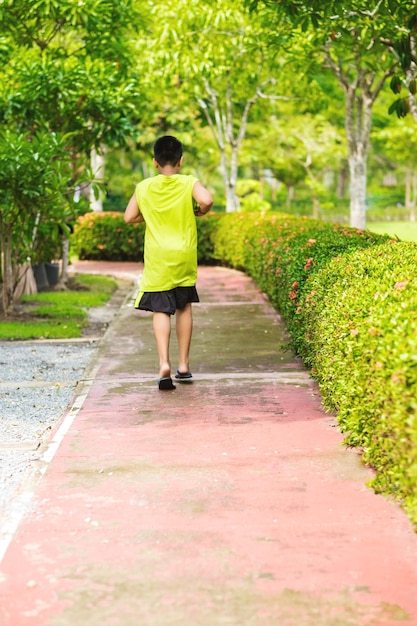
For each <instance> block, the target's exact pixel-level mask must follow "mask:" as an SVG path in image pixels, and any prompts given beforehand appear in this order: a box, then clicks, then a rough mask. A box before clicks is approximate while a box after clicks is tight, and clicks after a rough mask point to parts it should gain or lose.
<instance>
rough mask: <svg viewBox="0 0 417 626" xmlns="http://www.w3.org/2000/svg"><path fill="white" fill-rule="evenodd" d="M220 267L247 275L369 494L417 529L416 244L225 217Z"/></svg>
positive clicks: (294, 221) (267, 219) (296, 221)
mask: <svg viewBox="0 0 417 626" xmlns="http://www.w3.org/2000/svg"><path fill="white" fill-rule="evenodd" d="M213 243H214V256H215V257H216V258H217V260H218V261H219V262H222V263H227V264H229V265H231V266H233V267H237V268H241V269H243V270H244V271H246V272H247V273H248V274H250V275H251V276H252V277H253V278H254V279H255V281H256V282H257V284H258V286H259V287H260V288H261V289H262V290H263V291H264V292H265V293H266V294H267V295H268V297H269V298H270V300H271V302H272V303H273V305H274V306H275V307H276V308H277V309H278V310H279V311H280V312H281V313H282V315H283V317H284V318H285V321H286V324H287V327H288V329H289V330H290V334H291V338H292V342H293V346H294V348H295V350H296V352H297V353H298V354H299V355H300V356H301V357H302V358H303V361H304V362H305V363H306V365H307V366H309V367H310V368H311V371H312V374H313V376H314V377H316V378H317V380H318V383H319V386H320V391H321V394H322V398H323V403H324V405H325V406H326V407H327V408H328V409H330V410H333V411H336V412H337V415H338V421H339V423H340V426H341V429H342V431H343V432H344V433H346V443H347V444H348V445H352V446H356V447H358V448H359V449H360V450H361V451H362V452H363V458H364V461H365V462H366V463H368V464H369V465H370V466H372V467H373V468H374V470H375V478H374V480H373V481H372V484H373V487H374V488H375V490H376V491H378V492H384V493H386V494H391V495H393V496H394V497H395V498H396V499H397V500H399V501H400V502H401V503H402V504H403V506H404V508H405V510H406V511H407V513H408V514H409V516H410V519H411V520H412V521H413V523H414V524H415V525H416V526H417V245H416V244H414V243H409V242H400V241H397V240H392V239H390V237H388V236H381V235H376V234H374V233H371V232H369V231H360V230H356V229H352V228H347V227H342V226H336V225H334V224H329V223H324V222H319V221H315V220H312V219H308V218H291V217H288V216H284V215H281V216H278V215H267V216H264V217H260V216H259V215H258V216H247V215H239V214H234V215H226V216H225V217H224V221H223V227H222V228H221V229H217V231H216V232H215V233H214V241H213Z"/></svg>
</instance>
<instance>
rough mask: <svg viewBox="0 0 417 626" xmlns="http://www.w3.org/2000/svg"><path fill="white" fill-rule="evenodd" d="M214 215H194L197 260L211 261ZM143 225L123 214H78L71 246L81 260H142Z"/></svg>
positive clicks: (215, 220)
mask: <svg viewBox="0 0 417 626" xmlns="http://www.w3.org/2000/svg"><path fill="white" fill-rule="evenodd" d="M217 226H218V217H216V215H213V216H210V218H209V217H203V218H200V217H199V218H197V236H198V261H199V263H201V264H210V263H213V243H212V233H213V232H214V231H215V230H216V229H217ZM144 235H145V225H144V224H126V223H125V221H124V219H123V213H119V212H115V211H105V212H102V213H98V212H97V213H86V214H85V215H83V216H82V217H80V218H79V219H78V220H77V222H76V224H75V227H74V232H73V234H72V235H71V249H72V252H73V253H74V254H76V255H77V256H78V257H79V258H80V259H82V260H101V261H138V262H139V261H143V243H144Z"/></svg>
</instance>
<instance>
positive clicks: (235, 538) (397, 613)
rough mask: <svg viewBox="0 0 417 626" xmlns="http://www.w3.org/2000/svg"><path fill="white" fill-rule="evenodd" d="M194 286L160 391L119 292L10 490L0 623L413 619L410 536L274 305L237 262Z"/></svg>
mask: <svg viewBox="0 0 417 626" xmlns="http://www.w3.org/2000/svg"><path fill="white" fill-rule="evenodd" d="M77 269H78V270H86V271H95V270H96V271H112V272H115V271H123V273H124V275H126V273H129V272H131V271H137V269H138V267H137V266H134V265H131V264H130V265H124V266H123V267H122V268H120V266H118V265H117V264H112V265H106V266H103V265H100V264H93V263H83V264H80V265H79V266H78V267H77ZM198 287H199V292H200V296H201V301H202V302H201V304H199V305H196V306H195V308H194V311H195V329H194V337H193V351H192V371H193V374H194V383H193V384H191V385H189V384H188V385H185V384H183V385H178V386H177V389H176V390H175V391H173V392H160V391H158V390H157V387H156V379H155V372H156V371H157V368H156V358H155V350H154V345H153V336H152V331H151V317H150V315H149V314H146V313H139V312H137V311H134V310H133V308H132V302H131V298H129V300H128V301H126V302H125V304H124V306H123V307H122V308H121V309H120V313H119V314H118V316H117V317H116V318H115V319H114V321H113V322H112V324H111V325H110V327H109V329H108V331H107V333H106V335H105V337H104V339H103V340H102V342H101V345H100V348H99V350H98V358H97V359H96V361H95V363H94V367H93V368H92V371H91V372H90V374H89V376H88V377H86V379H85V380H84V381H83V385H82V386H81V389H80V395H79V396H77V397H76V398H75V399H74V404H73V406H72V408H71V409H70V410H69V411H68V413H67V415H66V416H65V418H64V420H63V421H62V423H61V426H60V429H59V430H57V431H56V432H55V433H54V436H53V439H52V440H51V441H50V442H49V444H48V445H47V446H46V447H45V450H44V451H43V454H42V457H41V459H40V461H39V463H38V467H37V472H36V474H35V475H34V476H33V479H32V481H31V482H30V484H25V485H23V486H22V489H21V494H20V499H19V503H20V504H19V507H17V510H16V511H14V513H13V515H14V518H13V519H11V524H10V529H11V530H10V537H9V539H10V541H9V545H8V549H7V551H6V553H5V555H4V557H3V559H2V562H1V564H0V607H1V608H0V625H1V626H26V625H33V626H40V625H42V626H74V625H77V626H78V625H80V626H96V625H97V626H98V625H100V626H184V625H190V626H223V625H225V626H371V625H373V626H391V625H394V624H398V623H401V624H412V625H417V538H416V535H415V534H414V533H413V530H412V528H411V525H410V523H409V522H408V520H407V518H406V517H405V515H404V514H403V513H402V511H401V510H400V509H399V508H398V507H397V506H396V505H395V504H393V503H391V502H389V501H387V500H386V499H384V498H382V497H380V496H376V495H375V494H374V493H373V492H372V491H370V490H369V489H368V488H367V487H366V486H365V484H366V482H367V480H368V479H369V478H370V472H369V471H368V470H367V469H365V468H363V467H362V466H361V464H360V462H359V460H358V458H357V454H356V453H355V451H351V450H345V449H344V447H343V445H342V441H343V437H342V435H341V434H340V433H339V431H338V429H337V426H336V424H335V422H334V420H333V418H332V416H330V415H327V414H326V413H325V412H324V411H323V410H322V408H321V404H320V397H319V394H318V391H317V388H316V386H315V384H314V382H312V381H311V380H310V378H309V376H308V373H307V372H306V371H305V370H304V369H303V367H302V366H301V365H300V363H299V362H298V361H297V360H296V359H295V358H294V357H293V355H292V354H291V353H290V352H288V351H285V350H284V349H283V345H285V343H286V337H285V331H284V328H283V326H282V323H281V321H280V319H279V317H278V316H277V315H276V313H274V311H273V310H272V309H271V307H270V306H269V305H268V304H267V303H266V302H265V300H264V299H263V297H262V296H261V295H260V294H259V293H258V291H257V289H256V287H255V286H254V285H253V283H252V282H251V281H250V279H249V278H247V277H246V276H245V275H243V274H241V273H239V272H236V271H233V270H228V269H224V268H201V269H200V274H199V283H198ZM173 339H174V337H173ZM174 343H175V342H174ZM173 364H175V351H173ZM13 520H14V522H13Z"/></svg>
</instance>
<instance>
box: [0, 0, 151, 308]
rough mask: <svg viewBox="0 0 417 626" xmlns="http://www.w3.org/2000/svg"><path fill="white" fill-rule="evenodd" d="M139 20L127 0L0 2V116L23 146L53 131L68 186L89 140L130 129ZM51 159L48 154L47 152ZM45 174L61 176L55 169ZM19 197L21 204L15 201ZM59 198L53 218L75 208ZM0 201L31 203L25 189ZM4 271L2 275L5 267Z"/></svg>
mask: <svg viewBox="0 0 417 626" xmlns="http://www.w3.org/2000/svg"><path fill="white" fill-rule="evenodd" d="M143 21H144V19H143V17H142V16H140V14H139V13H138V9H137V3H135V2H134V1H133V0H116V1H111V2H110V0H85V1H84V2H82V3H74V2H72V0H29V1H27V0H3V2H2V3H1V6H0V32H1V33H2V35H1V38H0V61H1V65H0V78H1V81H0V121H1V122H2V123H3V125H7V127H8V128H10V129H11V130H12V131H14V132H15V133H17V134H20V135H21V136H22V137H24V138H25V140H26V141H27V143H28V150H30V149H31V148H32V147H33V138H34V137H35V136H36V137H37V141H38V143H39V142H42V141H46V144H45V150H47V149H49V147H50V146H49V143H48V141H47V136H48V133H49V134H53V135H54V136H59V137H60V144H61V143H63V144H64V147H65V149H64V151H62V150H61V145H59V153H60V154H61V155H62V154H63V153H64V154H65V155H66V157H68V159H69V161H70V163H71V170H72V179H71V183H70V187H72V190H73V191H74V189H75V188H76V187H77V186H80V184H83V181H84V183H85V182H87V181H86V172H87V171H88V163H89V156H88V155H89V153H90V150H91V149H92V148H97V149H100V146H102V145H103V144H105V145H108V146H114V145H119V144H122V143H123V142H125V141H126V139H127V137H130V136H131V135H132V133H133V132H134V131H135V128H136V123H137V121H138V119H139V116H140V106H139V102H140V97H139V95H140V94H139V91H138V81H137V80H136V69H134V68H135V63H134V59H133V57H132V55H131V48H130V43H129V42H130V35H131V33H132V31H133V29H134V28H137V27H138V26H139V25H140V24H142V23H143ZM5 145H6V146H7V145H10V143H7V142H6V144H5ZM57 147H58V146H57ZM51 162H52V163H54V162H55V161H54V159H53V158H52V157H51ZM36 165H37V166H38V167H39V180H40V181H41V180H42V176H43V171H42V169H41V165H40V162H38V163H37V162H36V160H34V163H33V167H34V168H36ZM50 180H54V181H55V182H56V183H57V184H61V182H62V181H61V180H60V178H59V177H55V178H54V177H52V178H50ZM35 181H36V177H35V176H34V177H33V182H35ZM3 185H4V189H3V191H4V197H10V194H11V193H12V192H13V190H11V189H9V188H8V182H7V179H3ZM66 191H67V192H68V189H67V190H66ZM55 194H58V195H59V190H58V189H55V188H51V195H52V196H54V195H55ZM25 198H27V202H28V204H27V205H26V206H25V205H24V204H22V202H24V200H25ZM18 205H19V206H18ZM44 206H45V205H44V204H41V205H40V207H39V209H40V210H39V214H38V218H37V219H38V227H37V229H36V231H35V232H37V233H42V230H43V228H42V225H43V222H44V220H46V221H48V220H49V219H50V214H49V213H48V212H46V213H45V212H44ZM59 206H60V207H61V210H62V212H61V213H59V210H58V207H56V212H55V218H56V224H57V225H59V224H61V223H63V222H64V221H65V220H67V219H68V218H69V217H72V218H74V217H75V216H76V212H75V210H74V211H73V213H72V216H68V214H67V213H68V206H69V205H68V203H66V204H62V203H61V204H60V205H59ZM64 206H65V207H66V208H64ZM72 206H73V207H74V205H72ZM2 208H3V210H4V211H10V210H19V211H26V212H28V213H30V211H31V206H30V205H29V199H28V197H27V196H23V197H22V198H21V200H20V201H19V203H18V204H16V203H12V204H11V205H10V206H9V207H4V206H3V207H2ZM3 224H4V222H3ZM0 227H1V224H0ZM19 242H20V239H16V240H15V241H14V242H13V243H14V245H15V247H17V257H19V255H20V250H19V245H22V246H23V248H25V247H26V248H27V242H24V243H22V244H20V243H19ZM2 253H3V255H4V253H5V251H4V250H3V248H2ZM4 258H5V263H3V265H5V266H7V263H8V262H9V260H10V258H9V256H8V255H6V257H4ZM5 272H6V273H7V274H8V275H10V274H12V273H13V269H10V268H8V269H6V270H5ZM6 291H7V293H8V294H9V296H8V297H10V292H9V290H6ZM7 308H10V303H9V304H8V305H7Z"/></svg>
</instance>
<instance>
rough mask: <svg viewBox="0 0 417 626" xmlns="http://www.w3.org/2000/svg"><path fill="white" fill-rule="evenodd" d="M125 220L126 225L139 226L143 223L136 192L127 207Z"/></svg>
mask: <svg viewBox="0 0 417 626" xmlns="http://www.w3.org/2000/svg"><path fill="white" fill-rule="evenodd" d="M124 220H125V222H126V224H139V223H140V222H143V221H144V219H143V215H142V213H141V212H140V209H139V206H138V201H137V200H136V192H135V193H134V194H133V195H132V197H131V198H130V200H129V203H128V205H127V207H126V210H125V214H124Z"/></svg>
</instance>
